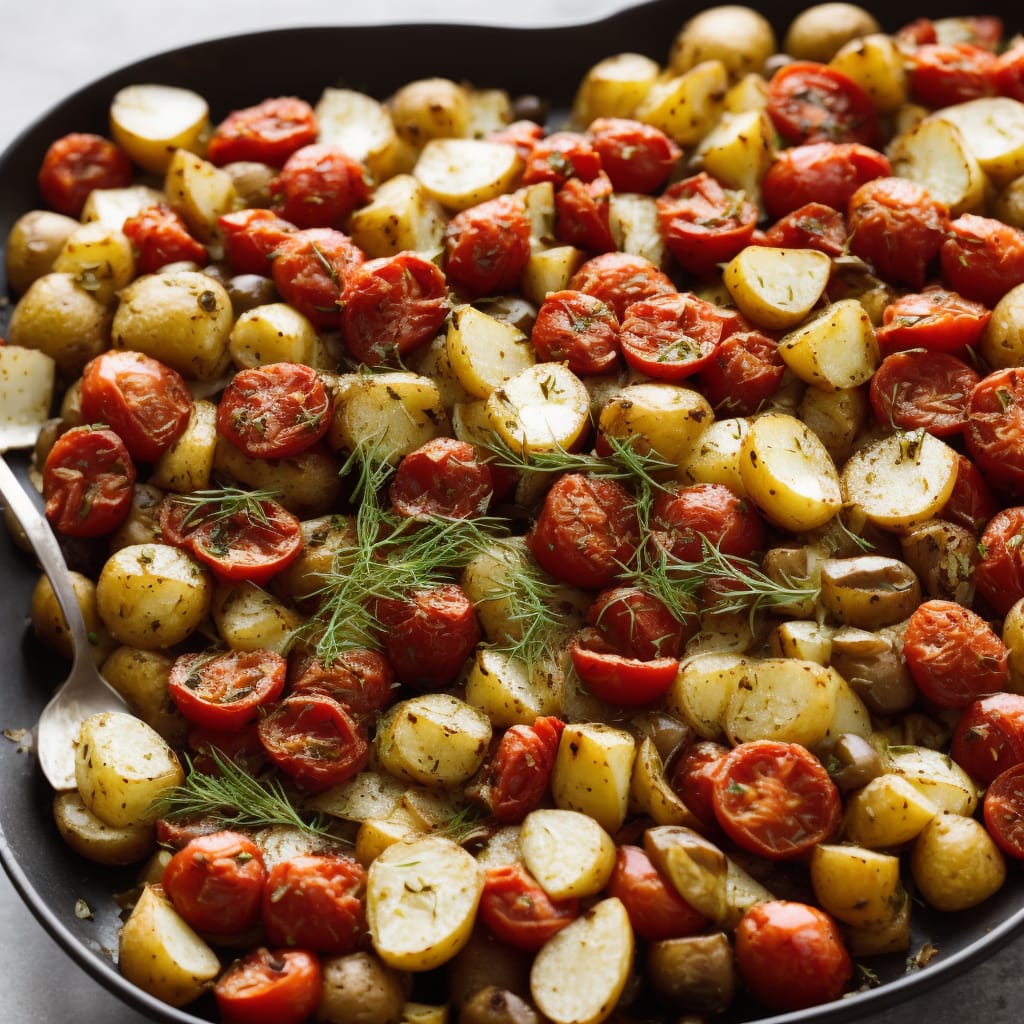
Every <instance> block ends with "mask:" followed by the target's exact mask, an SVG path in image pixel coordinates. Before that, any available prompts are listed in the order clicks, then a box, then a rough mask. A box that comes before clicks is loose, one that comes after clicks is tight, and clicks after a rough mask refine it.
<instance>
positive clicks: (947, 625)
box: [903, 600, 1010, 708]
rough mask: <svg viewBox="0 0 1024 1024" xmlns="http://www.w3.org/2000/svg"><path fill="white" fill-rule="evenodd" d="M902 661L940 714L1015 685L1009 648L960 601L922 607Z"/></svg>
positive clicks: (905, 638) (911, 622) (913, 621)
mask: <svg viewBox="0 0 1024 1024" xmlns="http://www.w3.org/2000/svg"><path fill="white" fill-rule="evenodd" d="M903 655H904V657H905V658H906V662H907V668H908V669H909V670H910V674H911V676H912V677H913V679H914V683H915V685H916V686H917V688H918V689H919V690H920V691H921V693H923V694H924V695H925V697H927V698H928V699H929V700H930V701H931V702H932V703H933V704H937V705H938V706H939V707H940V708H965V707H967V705H968V704H970V703H971V702H972V701H974V700H977V699H978V697H980V696H981V695H982V694H983V693H995V692H998V691H999V690H1005V689H1006V688H1007V686H1008V685H1009V682H1010V677H1009V669H1008V666H1007V659H1008V657H1009V653H1008V651H1007V649H1006V644H1004V643H1003V641H1002V640H1000V638H999V637H998V636H997V635H996V633H995V631H994V630H993V629H992V627H991V626H990V625H989V624H988V623H987V622H986V621H985V620H984V619H983V618H982V617H981V616H980V615H978V613H977V612H974V611H972V610H971V609H970V608H966V607H964V606H963V605H960V604H957V603H956V602H955V601H941V600H932V601H925V602H924V604H921V605H918V607H917V608H916V609H915V610H914V613H913V614H912V615H911V616H910V619H909V621H908V622H907V628H906V632H905V633H904V635H903Z"/></svg>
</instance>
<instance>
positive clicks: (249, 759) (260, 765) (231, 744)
mask: <svg viewBox="0 0 1024 1024" xmlns="http://www.w3.org/2000/svg"><path fill="white" fill-rule="evenodd" d="M187 743H188V746H189V748H190V749H191V750H193V751H195V756H194V757H193V758H192V767H193V769H194V770H195V771H199V772H202V773H203V774H204V775H219V774H220V770H219V769H218V767H217V761H216V760H215V755H216V757H217V758H219V759H220V760H222V761H224V760H227V761H233V762H234V763H235V764H236V765H237V766H238V767H239V768H241V769H242V771H244V772H247V773H248V774H249V775H252V776H253V777H254V778H255V777H256V776H258V775H261V774H262V773H263V772H265V771H266V770H267V769H269V768H270V761H269V759H268V758H267V752H266V750H264V749H263V744H262V743H260V736H259V732H258V731H257V728H256V722H255V721H252V722H249V723H247V724H246V725H243V726H242V727H241V728H240V729H208V728H207V727H206V726H204V725H193V726H192V728H191V729H189V731H188V738H187Z"/></svg>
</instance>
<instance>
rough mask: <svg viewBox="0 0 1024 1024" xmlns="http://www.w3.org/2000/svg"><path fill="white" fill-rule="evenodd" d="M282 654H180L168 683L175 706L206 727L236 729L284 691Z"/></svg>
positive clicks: (249, 652) (245, 652)
mask: <svg viewBox="0 0 1024 1024" xmlns="http://www.w3.org/2000/svg"><path fill="white" fill-rule="evenodd" d="M284 681H285V660H284V658H283V657H282V656H281V655H280V654H278V653H277V652H275V651H268V650H255V651H225V652H224V653H222V654H214V655H212V656H208V655H205V654H181V655H179V656H178V657H177V658H175V660H174V664H173V665H172V666H171V672H170V676H169V677H168V680H167V689H168V692H169V693H170V695H171V700H173V701H174V704H175V707H177V709H178V710H179V711H180V712H181V713H182V714H183V715H184V716H185V717H186V718H187V719H188V720H189V721H190V722H195V723H196V724H197V725H202V726H205V727H207V728H209V729H224V730H231V729H240V728H241V727H242V726H243V725H245V724H246V723H247V722H252V721H255V719H256V716H257V714H258V713H259V709H260V708H263V707H266V706H267V705H269V704H270V703H271V702H272V701H275V700H277V698H278V697H280V696H281V694H282V693H283V692H284Z"/></svg>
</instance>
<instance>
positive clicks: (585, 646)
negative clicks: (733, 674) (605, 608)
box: [569, 626, 679, 707]
mask: <svg viewBox="0 0 1024 1024" xmlns="http://www.w3.org/2000/svg"><path fill="white" fill-rule="evenodd" d="M569 656H570V657H571V658H572V665H573V668H574V669H575V670H576V674H577V675H578V676H579V677H580V679H581V680H582V682H583V685H584V686H586V688H587V689H588V690H589V691H590V692H591V693H592V694H593V695H594V696H595V697H599V698H600V699H601V700H603V701H607V702H608V703H610V704H619V705H621V706H623V707H640V706H642V705H644V704H651V703H652V702H654V701H656V700H658V699H659V698H661V697H664V696H665V694H666V693H667V692H668V691H669V689H670V688H671V686H672V684H673V683H674V682H675V679H676V676H677V675H678V674H679V659H678V658H669V657H665V656H662V657H657V658H653V659H651V660H648V661H641V660H640V659H639V658H633V657H626V656H624V655H622V654H619V653H617V652H616V651H615V650H613V649H612V648H611V646H610V645H609V644H608V643H607V642H606V641H605V640H604V639H603V638H602V636H601V634H600V632H599V631H598V630H596V629H594V628H593V627H589V626H588V627H585V628H584V629H581V630H579V632H577V633H576V635H575V636H574V637H573V638H572V640H571V641H570V642H569Z"/></svg>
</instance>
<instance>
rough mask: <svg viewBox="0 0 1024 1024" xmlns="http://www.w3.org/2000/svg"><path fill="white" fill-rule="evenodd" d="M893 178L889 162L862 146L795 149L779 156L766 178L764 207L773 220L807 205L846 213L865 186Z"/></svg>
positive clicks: (818, 144)
mask: <svg viewBox="0 0 1024 1024" xmlns="http://www.w3.org/2000/svg"><path fill="white" fill-rule="evenodd" d="M890 174H892V166H891V164H890V163H889V160H888V158H887V157H886V156H885V155H884V154H883V153H880V152H879V151H878V150H877V149H872V148H871V147H870V146H864V145H862V144H861V143H859V142H811V143H807V144H806V145H802V146H791V147H789V148H788V149H782V150H780V151H779V152H778V153H777V154H776V155H775V159H774V160H773V161H772V163H771V166H770V167H769V168H768V171H767V173H766V174H765V176H764V181H763V182H762V188H763V190H764V206H765V209H766V210H767V211H768V215H769V216H771V217H781V216H783V215H784V214H787V213H792V212H793V211H794V210H798V209H799V208H800V207H801V206H805V205H806V204H807V203H823V204H824V205H825V206H831V207H832V208H833V209H836V210H845V209H846V206H847V204H848V203H849V201H850V197H851V196H852V195H853V193H854V192H856V191H857V189H859V188H860V187H861V185H863V184H865V183H866V182H869V181H873V180H874V179H875V178H885V177H888V176H889V175H890Z"/></svg>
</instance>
